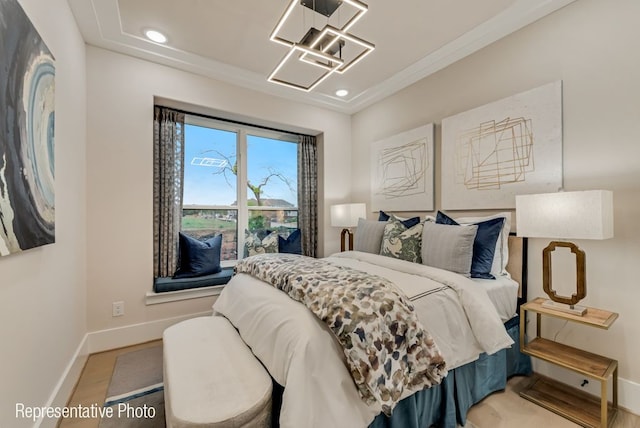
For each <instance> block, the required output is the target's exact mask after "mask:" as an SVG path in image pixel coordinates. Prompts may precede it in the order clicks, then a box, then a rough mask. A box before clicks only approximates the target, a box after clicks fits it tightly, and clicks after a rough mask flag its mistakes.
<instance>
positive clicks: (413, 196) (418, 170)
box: [371, 123, 434, 211]
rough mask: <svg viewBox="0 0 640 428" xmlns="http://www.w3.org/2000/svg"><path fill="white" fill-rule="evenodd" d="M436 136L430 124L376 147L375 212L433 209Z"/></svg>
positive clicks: (373, 170) (373, 176)
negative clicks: (434, 140)
mask: <svg viewBox="0 0 640 428" xmlns="http://www.w3.org/2000/svg"><path fill="white" fill-rule="evenodd" d="M433 135H434V126H433V124H432V123H430V124H428V125H424V126H421V127H419V128H416V129H412V130H410V131H406V132H403V133H401V134H398V135H394V136H393V137H389V138H386V139H384V140H380V141H377V142H376V143H374V144H373V148H372V151H371V207H372V210H373V211H378V210H384V211H431V210H433V205H434V203H433V187H434V186H433V171H434V165H433V161H434V157H433Z"/></svg>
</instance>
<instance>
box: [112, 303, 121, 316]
mask: <svg viewBox="0 0 640 428" xmlns="http://www.w3.org/2000/svg"><path fill="white" fill-rule="evenodd" d="M123 315H124V302H113V314H112V316H114V317H121V316H123Z"/></svg>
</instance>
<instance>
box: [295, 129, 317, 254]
mask: <svg viewBox="0 0 640 428" xmlns="http://www.w3.org/2000/svg"><path fill="white" fill-rule="evenodd" d="M298 227H299V228H300V231H301V234H302V254H304V255H305V256H310V257H316V253H317V249H318V151H317V148H316V137H311V136H309V135H301V136H300V137H299V144H298Z"/></svg>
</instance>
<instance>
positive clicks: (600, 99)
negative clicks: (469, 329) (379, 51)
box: [351, 0, 640, 408]
mask: <svg viewBox="0 0 640 428" xmlns="http://www.w3.org/2000/svg"><path fill="white" fill-rule="evenodd" d="M639 16H640V2H638V1H637V0H611V1H606V2H605V1H601V0H580V1H577V2H575V3H573V4H571V5H569V6H567V7H565V8H564V9H561V10H560V11H558V12H556V13H554V14H552V15H550V16H548V17H546V18H543V19H542V20H540V21H538V22H536V23H534V24H531V25H529V26H528V27H526V28H524V29H522V30H521V31H518V32H517V33H514V34H512V35H510V36H508V37H506V38H505V39H503V40H500V41H498V42H496V43H494V44H493V45H491V46H488V47H487V48H485V49H483V50H481V51H479V52H477V53H476V54H474V55H472V56H470V57H468V58H466V59H464V60H462V61H459V62H458V63H455V64H453V65H451V66H449V67H447V68H446V69H443V70H442V71H440V72H438V73H436V74H435V75H432V76H430V77H428V78H426V79H424V80H422V81H420V82H417V83H416V84H414V85H412V86H410V87H408V88H406V89H405V90H403V91H401V92H399V93H397V94H395V95H393V96H391V97H389V98H387V99H385V100H383V101H381V102H379V103H377V104H375V105H373V106H371V107H369V108H367V109H366V110H364V111H362V112H360V113H358V114H356V115H354V117H353V122H352V132H353V134H352V135H353V137H352V138H353V153H352V159H353V160H354V161H353V162H352V165H351V167H352V171H353V173H352V180H353V191H354V194H353V197H354V199H357V200H366V201H369V199H370V197H369V191H370V184H369V173H370V171H369V162H357V161H356V160H358V159H367V160H368V159H369V156H370V149H369V145H370V144H371V143H373V142H375V141H376V140H379V139H381V138H385V137H388V136H391V135H394V134H396V133H399V132H402V131H404V130H408V129H412V128H414V127H417V126H419V125H423V124H426V123H430V122H434V123H436V124H437V130H436V159H438V158H439V156H440V153H441V150H440V134H441V129H440V124H441V122H442V119H443V118H445V117H447V116H450V115H453V114H456V113H459V112H463V111H466V110H468V109H471V108H474V107H477V106H481V105H483V104H486V103H489V102H491V101H494V100H498V99H501V98H504V97H506V96H509V95H512V94H515V93H518V92H521V91H524V90H527V89H531V88H535V87H537V86H539V85H542V84H544V83H548V82H551V81H554V80H558V79H562V80H563V82H564V91H563V97H564V106H563V113H564V119H563V122H564V145H563V151H564V183H565V189H567V190H583V189H597V188H603V189H610V190H613V191H614V199H615V238H614V239H611V240H608V241H582V242H577V243H578V244H579V245H580V246H581V247H582V248H583V249H584V250H585V251H586V253H587V279H588V296H587V298H586V299H585V300H584V301H583V303H585V304H586V305H589V306H594V307H600V308H603V309H608V310H611V311H615V312H618V313H619V314H620V319H619V320H618V321H617V322H616V323H615V324H614V325H613V326H612V327H611V329H610V330H608V331H605V330H598V329H594V328H589V327H583V326H580V325H576V324H575V323H570V324H569V325H567V326H566V327H565V328H564V329H562V330H561V331H560V333H559V334H558V340H561V341H563V342H565V343H567V344H571V345H575V346H579V347H583V348H584V349H587V350H590V351H592V352H596V353H601V354H603V355H606V356H610V357H612V358H616V359H618V360H619V362H620V376H621V377H623V378H625V379H626V380H628V381H632V382H635V383H636V384H638V383H640V364H638V363H637V361H638V358H637V356H638V355H640V341H638V337H640V311H638V309H637V304H638V302H639V301H640V287H639V286H638V280H637V276H638V272H637V270H636V269H637V266H638V260H640V228H638V218H639V215H640V161H639V160H640V143H639V141H638V136H639V135H640V102H639V100H640V79H639V76H640V55H639V54H638V52H640V26H638V23H637V18H638V17H639ZM440 173H441V171H440V162H437V163H436V207H439V206H440V199H441V198H440V180H439V179H438V177H439V176H440ZM453 214H454V215H457V214H458V213H453ZM547 243H548V241H545V240H540V239H535V240H531V241H530V258H529V287H530V288H529V297H530V298H532V297H535V296H543V295H544V293H543V291H542V286H541V271H542V266H541V258H542V257H541V251H542V248H543V247H544V246H546V244H547ZM545 322H546V321H545ZM547 325H549V326H550V328H549V329H547V330H546V331H545V334H553V335H555V333H556V332H557V331H558V330H559V328H560V327H561V325H562V324H558V323H551V324H547ZM636 386H640V385H636ZM636 398H638V401H637V402H636V405H637V408H640V397H636Z"/></svg>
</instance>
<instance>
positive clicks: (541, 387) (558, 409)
mask: <svg viewBox="0 0 640 428" xmlns="http://www.w3.org/2000/svg"><path fill="white" fill-rule="evenodd" d="M544 300H545V299H543V298H537V299H535V300H532V301H530V302H528V303H525V304H524V305H522V307H521V308H520V350H521V352H523V353H525V354H528V355H531V356H532V357H535V358H539V359H541V360H544V361H547V362H549V363H552V364H555V365H557V366H559V367H563V368H565V369H568V370H571V371H574V372H576V373H580V374H582V375H584V376H587V377H589V378H592V379H596V380H598V381H600V385H601V388H600V399H599V400H598V399H597V398H596V397H593V396H592V395H589V394H587V393H585V392H584V391H581V390H579V389H577V388H573V387H570V386H568V385H565V384H562V383H560V382H557V381H555V380H553V379H549V378H546V377H542V376H538V377H537V379H536V380H535V381H534V382H532V383H531V385H530V386H529V387H528V388H526V389H525V390H523V391H522V392H521V393H520V395H521V396H522V397H524V398H526V399H527V400H530V401H532V402H534V403H536V404H539V405H540V406H542V407H545V408H546V409H548V410H551V411H552V412H554V413H557V414H559V415H562V416H564V417H565V418H567V419H569V420H571V421H573V422H575V423H577V424H580V425H582V426H584V427H609V426H611V425H612V424H613V421H614V419H615V417H616V414H617V409H618V362H617V361H616V360H613V359H611V358H607V357H603V356H601V355H597V354H593V353H591V352H587V351H584V350H581V349H578V348H574V347H572V346H568V345H564V344H562V343H558V342H555V341H553V340H549V339H545V338H542V337H540V331H541V329H540V327H541V322H542V321H541V316H542V315H543V314H544V315H549V316H552V317H556V318H561V319H565V320H569V321H575V322H580V323H582V324H587V325H590V326H593V327H598V328H603V329H608V328H609V327H610V326H611V324H613V322H614V321H615V320H616V319H617V318H618V314H616V313H613V312H609V311H603V310H601V309H596V308H587V313H586V314H585V315H584V316H582V317H580V316H576V315H572V314H568V313H565V312H560V311H554V310H552V309H548V308H544V307H542V302H544ZM525 311H530V312H535V313H536V324H537V336H536V338H534V339H533V340H532V341H531V342H529V343H525V340H524V331H525V330H524V327H525V326H524V320H525ZM609 377H611V378H612V396H613V402H612V403H608V400H607V382H608V380H609Z"/></svg>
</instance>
